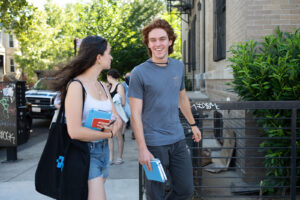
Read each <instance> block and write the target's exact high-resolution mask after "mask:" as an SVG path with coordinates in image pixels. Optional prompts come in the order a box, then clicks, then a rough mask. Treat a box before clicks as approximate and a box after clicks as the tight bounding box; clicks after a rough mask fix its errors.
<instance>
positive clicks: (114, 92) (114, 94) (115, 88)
mask: <svg viewBox="0 0 300 200" xmlns="http://www.w3.org/2000/svg"><path fill="white" fill-rule="evenodd" d="M120 77H121V76H120V74H119V72H118V71H117V70H116V69H111V70H109V71H108V72H107V81H108V83H110V84H111V89H110V95H111V98H112V99H113V102H114V105H115V108H116V111H117V113H118V115H119V116H120V118H121V119H122V126H121V128H120V129H119V130H118V131H117V133H116V137H117V142H118V157H117V159H116V160H115V161H114V142H113V139H109V149H110V163H111V164H116V165H120V164H122V163H123V162H124V161H123V158H122V157H123V150H124V132H125V128H126V123H127V121H128V118H127V116H126V113H125V111H124V109H123V106H124V105H125V102H126V99H125V90H124V86H123V85H122V84H121V83H120V82H118V79H119V78H120Z"/></svg>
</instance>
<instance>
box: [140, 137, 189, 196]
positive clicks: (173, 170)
mask: <svg viewBox="0 0 300 200" xmlns="http://www.w3.org/2000/svg"><path fill="white" fill-rule="evenodd" d="M148 149H149V151H150V152H151V153H152V154H153V156H154V157H155V158H158V159H160V161H161V163H162V165H163V167H164V170H165V171H166V169H167V170H169V173H170V175H171V192H170V193H169V194H168V195H166V192H165V189H166V183H161V182H157V181H148V180H147V179H146V196H147V200H164V199H166V200H187V199H191V196H192V194H193V191H194V186H193V170H192V162H191V157H190V155H189V154H188V151H187V149H186V143H185V140H181V141H179V142H176V143H174V144H170V145H164V146H148Z"/></svg>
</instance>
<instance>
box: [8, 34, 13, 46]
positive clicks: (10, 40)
mask: <svg viewBox="0 0 300 200" xmlns="http://www.w3.org/2000/svg"><path fill="white" fill-rule="evenodd" d="M8 37H9V38H8V42H9V47H14V37H13V35H12V34H9V36H8Z"/></svg>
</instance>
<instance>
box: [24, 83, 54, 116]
mask: <svg viewBox="0 0 300 200" xmlns="http://www.w3.org/2000/svg"><path fill="white" fill-rule="evenodd" d="M53 80H54V78H41V79H39V80H38V81H37V82H36V83H35V84H34V86H33V88H32V89H31V90H29V91H27V92H26V93H25V98H26V102H27V103H29V104H31V116H32V118H51V117H52V116H53V114H54V111H55V107H54V99H55V97H56V95H57V92H55V91H51V90H50V89H49V85H50V83H51V81H53Z"/></svg>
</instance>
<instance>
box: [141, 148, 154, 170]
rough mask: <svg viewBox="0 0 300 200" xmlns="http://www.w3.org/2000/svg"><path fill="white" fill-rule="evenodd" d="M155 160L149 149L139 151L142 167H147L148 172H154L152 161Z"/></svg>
mask: <svg viewBox="0 0 300 200" xmlns="http://www.w3.org/2000/svg"><path fill="white" fill-rule="evenodd" d="M153 158H154V156H153V155H152V154H151V153H150V151H149V150H148V149H147V148H145V149H143V150H139V162H140V164H141V165H146V167H147V170H148V171H152V166H151V162H150V160H151V159H153Z"/></svg>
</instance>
